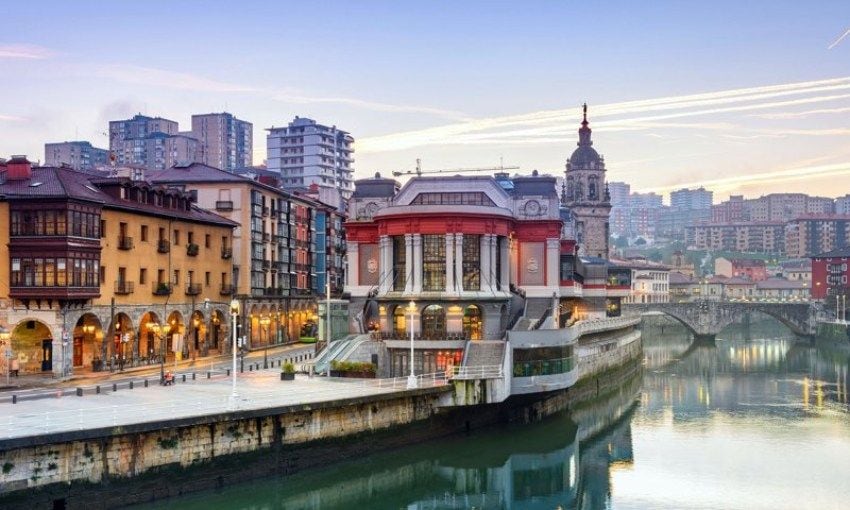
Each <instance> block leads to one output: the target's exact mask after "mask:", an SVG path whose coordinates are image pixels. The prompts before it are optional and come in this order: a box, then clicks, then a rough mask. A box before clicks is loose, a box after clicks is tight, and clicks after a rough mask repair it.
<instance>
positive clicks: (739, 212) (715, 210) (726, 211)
mask: <svg viewBox="0 0 850 510" xmlns="http://www.w3.org/2000/svg"><path fill="white" fill-rule="evenodd" d="M744 202H745V201H744V196H743V195H732V196H730V197H729V200H727V201H725V202H721V203H719V204H716V205H713V206H711V221H712V222H714V223H732V222H740V221H744V220H746V219H748V218H747V217H746V215H745V212H746V211H745V207H744Z"/></svg>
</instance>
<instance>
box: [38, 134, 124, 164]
mask: <svg viewBox="0 0 850 510" xmlns="http://www.w3.org/2000/svg"><path fill="white" fill-rule="evenodd" d="M44 161H45V166H54V167H58V166H62V165H66V166H70V167H71V168H73V169H74V170H93V169H94V168H97V167H98V166H102V165H106V164H107V163H109V151H108V150H106V149H98V148H97V147H94V146H92V144H91V143H89V142H85V141H76V142H58V143H46V144H44Z"/></svg>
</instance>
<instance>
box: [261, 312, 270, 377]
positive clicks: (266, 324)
mask: <svg viewBox="0 0 850 510" xmlns="http://www.w3.org/2000/svg"><path fill="white" fill-rule="evenodd" d="M271 323H272V320H271V319H270V318H269V317H268V315H263V316H262V317H261V318H260V326H262V327H263V329H265V330H266V342H265V348H264V349H263V368H264V369H266V368H269V341H270V339H269V324H271Z"/></svg>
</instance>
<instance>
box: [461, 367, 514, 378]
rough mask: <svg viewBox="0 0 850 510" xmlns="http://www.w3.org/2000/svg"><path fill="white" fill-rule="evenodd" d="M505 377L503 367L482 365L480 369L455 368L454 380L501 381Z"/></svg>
mask: <svg viewBox="0 0 850 510" xmlns="http://www.w3.org/2000/svg"><path fill="white" fill-rule="evenodd" d="M502 377H504V372H503V371H502V366H501V365H482V366H480V367H470V366H460V367H455V368H454V373H453V374H452V379H458V380H472V379H501V378H502Z"/></svg>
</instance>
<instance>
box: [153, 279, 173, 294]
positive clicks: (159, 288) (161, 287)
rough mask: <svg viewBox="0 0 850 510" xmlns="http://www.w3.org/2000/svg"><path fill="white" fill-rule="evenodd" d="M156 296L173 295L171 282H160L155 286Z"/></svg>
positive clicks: (154, 292)
mask: <svg viewBox="0 0 850 510" xmlns="http://www.w3.org/2000/svg"><path fill="white" fill-rule="evenodd" d="M153 295H154V296H169V295H171V284H168V283H165V282H160V283H157V284H156V285H155V286H154V288H153Z"/></svg>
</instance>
